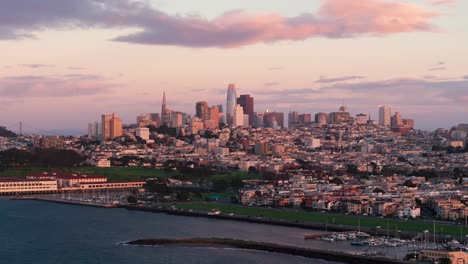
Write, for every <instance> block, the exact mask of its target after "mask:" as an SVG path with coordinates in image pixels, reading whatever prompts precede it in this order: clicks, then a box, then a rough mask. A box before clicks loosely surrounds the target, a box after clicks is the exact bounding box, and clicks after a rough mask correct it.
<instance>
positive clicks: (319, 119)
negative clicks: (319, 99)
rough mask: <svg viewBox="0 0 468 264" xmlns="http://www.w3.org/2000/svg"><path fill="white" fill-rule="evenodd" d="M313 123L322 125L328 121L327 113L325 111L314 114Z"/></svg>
mask: <svg viewBox="0 0 468 264" xmlns="http://www.w3.org/2000/svg"><path fill="white" fill-rule="evenodd" d="M315 123H317V124H318V125H320V126H322V125H325V124H327V123H328V115H327V114H326V113H317V114H315Z"/></svg>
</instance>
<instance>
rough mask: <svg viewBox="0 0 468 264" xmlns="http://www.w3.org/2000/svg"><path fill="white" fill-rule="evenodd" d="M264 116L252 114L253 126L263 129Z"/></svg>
mask: <svg viewBox="0 0 468 264" xmlns="http://www.w3.org/2000/svg"><path fill="white" fill-rule="evenodd" d="M263 120H264V114H263V113H254V124H253V125H254V126H255V127H263V126H264V123H263Z"/></svg>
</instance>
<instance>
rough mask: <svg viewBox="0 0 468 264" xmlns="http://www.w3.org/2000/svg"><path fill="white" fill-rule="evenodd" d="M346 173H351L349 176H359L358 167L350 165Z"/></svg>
mask: <svg viewBox="0 0 468 264" xmlns="http://www.w3.org/2000/svg"><path fill="white" fill-rule="evenodd" d="M346 172H347V173H349V174H353V175H354V174H357V173H358V168H357V166H356V165H354V164H348V165H347V166H346Z"/></svg>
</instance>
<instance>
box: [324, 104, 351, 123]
mask: <svg viewBox="0 0 468 264" xmlns="http://www.w3.org/2000/svg"><path fill="white" fill-rule="evenodd" d="M342 108H343V107H342ZM351 119H352V118H351V114H350V113H349V112H345V111H339V112H331V113H330V114H329V115H328V123H330V124H341V123H343V122H348V121H350V120H351Z"/></svg>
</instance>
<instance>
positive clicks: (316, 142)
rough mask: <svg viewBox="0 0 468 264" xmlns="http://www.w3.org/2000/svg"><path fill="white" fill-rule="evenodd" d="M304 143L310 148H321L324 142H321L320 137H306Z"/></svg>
mask: <svg viewBox="0 0 468 264" xmlns="http://www.w3.org/2000/svg"><path fill="white" fill-rule="evenodd" d="M304 144H305V145H306V146H307V147H309V148H313V149H315V148H320V147H321V146H322V144H321V143H320V139H318V138H311V139H306V140H305V141H304Z"/></svg>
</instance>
